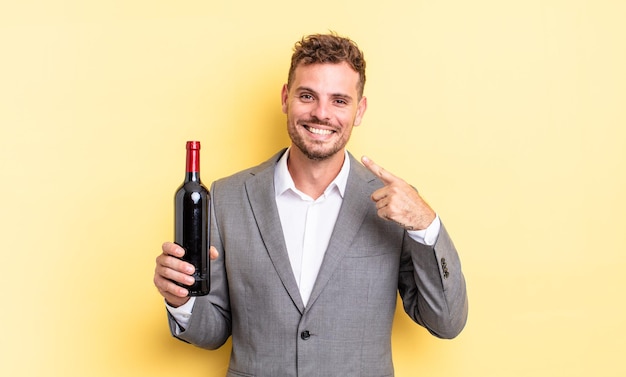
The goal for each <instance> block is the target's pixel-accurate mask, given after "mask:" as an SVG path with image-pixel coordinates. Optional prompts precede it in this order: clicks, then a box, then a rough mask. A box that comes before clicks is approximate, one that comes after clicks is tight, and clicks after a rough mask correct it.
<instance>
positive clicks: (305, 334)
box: [300, 330, 311, 340]
mask: <svg viewBox="0 0 626 377" xmlns="http://www.w3.org/2000/svg"><path fill="white" fill-rule="evenodd" d="M310 337H311V333H310V332H309V331H308V330H305V331H303V332H301V333H300V338H302V340H307V339H309V338H310Z"/></svg>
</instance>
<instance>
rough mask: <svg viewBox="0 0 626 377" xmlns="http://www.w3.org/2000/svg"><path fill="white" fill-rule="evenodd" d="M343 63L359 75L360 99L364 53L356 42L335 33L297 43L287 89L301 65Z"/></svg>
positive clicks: (308, 38)
mask: <svg viewBox="0 0 626 377" xmlns="http://www.w3.org/2000/svg"><path fill="white" fill-rule="evenodd" d="M341 62H346V63H348V64H349V65H350V67H352V69H354V70H355V71H356V72H357V73H358V74H359V84H358V88H357V92H358V93H359V99H360V98H361V97H362V96H363V89H364V87H365V59H364V58H363V52H362V51H361V50H360V49H359V47H358V46H357V44H356V43H355V42H354V41H352V40H351V39H349V38H345V37H341V36H339V35H337V34H335V33H330V34H312V35H309V36H306V37H303V38H302V40H300V41H298V42H296V44H295V46H294V49H293V55H292V56H291V67H289V78H288V81H287V87H289V88H290V87H291V83H292V82H293V79H294V75H295V70H296V67H298V65H299V64H305V65H308V64H315V63H332V64H338V63H341Z"/></svg>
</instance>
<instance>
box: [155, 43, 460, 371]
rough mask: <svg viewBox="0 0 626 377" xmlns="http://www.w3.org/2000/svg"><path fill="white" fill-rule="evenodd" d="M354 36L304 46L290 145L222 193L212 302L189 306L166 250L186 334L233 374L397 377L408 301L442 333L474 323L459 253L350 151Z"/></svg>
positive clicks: (296, 59) (167, 291)
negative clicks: (222, 352)
mask: <svg viewBox="0 0 626 377" xmlns="http://www.w3.org/2000/svg"><path fill="white" fill-rule="evenodd" d="M364 84H365V61H364V59H363V54H362V52H361V51H360V50H359V49H358V47H357V46H356V44H354V42H352V41H351V40H349V39H347V38H343V37H339V36H337V35H335V34H330V35H311V36H308V37H305V38H303V39H302V40H301V41H300V42H298V43H296V46H295V50H294V54H293V56H292V62H291V68H290V71H289V78H288V82H287V84H285V85H284V86H283V88H282V109H283V112H284V113H285V114H286V115H287V131H288V133H289V136H290V138H291V141H292V143H291V146H290V147H289V148H288V149H287V150H282V151H280V152H279V153H278V154H276V155H275V156H273V157H272V158H271V159H269V160H268V161H266V162H264V163H262V164H261V165H259V166H256V167H253V168H250V169H248V170H245V171H243V172H240V173H237V174H235V175H233V176H231V177H228V178H225V179H221V180H218V181H217V182H215V183H214V184H213V185H212V187H211V195H212V200H213V202H212V213H211V244H212V246H211V248H210V256H211V259H212V262H211V292H210V294H209V295H208V296H203V297H196V298H191V299H190V298H189V297H187V290H186V289H184V288H182V287H180V286H178V285H176V284H174V283H173V282H172V280H174V281H177V282H181V283H187V284H190V283H192V282H193V278H192V277H191V276H190V274H192V273H193V267H192V266H190V265H189V264H187V263H185V262H183V261H181V260H180V259H179V258H180V257H181V256H182V255H183V253H184V250H183V249H182V248H180V247H178V246H176V245H175V244H173V243H169V242H167V243H165V244H163V248H162V249H163V250H162V254H161V255H159V256H158V257H157V266H156V270H155V276H154V284H155V285H156V287H157V288H158V290H159V292H160V293H161V294H162V295H163V297H164V298H165V300H166V303H167V310H168V317H169V322H170V329H171V331H172V333H173V335H174V336H176V337H178V338H180V339H182V340H184V341H187V342H190V343H192V344H195V345H197V346H199V347H204V348H208V349H215V348H217V347H220V346H221V345H222V344H224V342H225V341H226V340H227V339H228V337H229V336H232V347H233V348H232V354H231V360H230V366H229V371H228V374H227V376H278V377H288V376H300V377H302V376H325V377H327V376H341V377H346V376H393V365H392V357H391V327H392V321H393V317H394V311H395V308H396V298H397V292H399V293H400V296H401V298H402V301H403V305H404V309H405V311H406V312H407V313H408V315H409V316H410V317H411V318H412V319H413V320H414V321H415V322H417V323H418V324H420V325H422V326H424V327H425V328H426V329H428V331H430V332H431V333H432V334H434V335H435V336H438V337H441V338H453V337H455V336H457V335H458V334H459V333H460V331H461V330H462V329H463V327H464V325H465V322H466V319H467V295H466V290H465V281H464V277H463V274H462V272H461V266H460V261H459V257H458V254H457V252H456V250H455V248H454V245H453V244H452V241H451V239H450V237H449V236H448V233H447V232H446V229H445V228H444V226H443V225H442V223H441V221H440V219H439V217H438V216H437V214H436V213H435V212H434V211H433V210H432V209H431V208H430V207H429V205H428V204H427V203H426V202H425V201H424V200H423V199H422V198H421V196H420V195H419V194H418V192H417V191H416V190H415V189H414V188H413V187H412V186H410V185H409V184H408V183H406V182H405V181H403V180H402V179H400V178H397V177H395V176H394V175H392V174H391V173H389V172H387V171H385V170H384V169H382V168H381V167H380V166H378V165H376V164H375V163H374V162H373V161H371V160H370V159H368V158H366V157H364V158H363V159H362V162H363V164H364V165H365V167H364V166H363V165H361V164H360V163H359V162H358V161H356V160H355V159H354V158H353V157H352V155H350V154H349V153H348V152H347V151H346V149H345V146H346V143H347V142H348V140H349V138H350V134H351V132H352V129H353V127H356V126H358V125H359V124H360V123H361V119H362V117H363V114H364V113H365V110H366V108H367V99H366V97H364V96H363V88H364Z"/></svg>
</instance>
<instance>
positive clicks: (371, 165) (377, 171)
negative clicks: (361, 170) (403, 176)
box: [361, 156, 399, 184]
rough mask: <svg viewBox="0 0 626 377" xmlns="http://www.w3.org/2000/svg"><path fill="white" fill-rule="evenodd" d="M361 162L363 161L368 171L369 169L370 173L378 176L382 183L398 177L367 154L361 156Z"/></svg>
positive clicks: (392, 180) (391, 181)
mask: <svg viewBox="0 0 626 377" xmlns="http://www.w3.org/2000/svg"><path fill="white" fill-rule="evenodd" d="M361 162H363V165H365V167H366V168H368V169H369V171H371V172H372V173H374V175H376V176H377V177H378V178H380V180H381V181H383V183H384V184H390V183H393V182H395V181H397V180H398V179H399V178H398V177H396V176H395V175H393V174H391V173H390V172H388V171H387V170H385V169H383V168H382V167H381V166H379V165H378V164H376V163H375V162H374V161H372V160H371V159H370V158H369V157H367V156H363V157H361Z"/></svg>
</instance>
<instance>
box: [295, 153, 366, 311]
mask: <svg viewBox="0 0 626 377" xmlns="http://www.w3.org/2000/svg"><path fill="white" fill-rule="evenodd" d="M349 156H350V175H349V176H348V182H347V184H346V191H345V194H344V198H343V202H342V204H341V209H340V210H339V215H338V216H337V222H336V223H335V229H333V233H332V236H331V237H330V242H329V244H328V248H327V249H326V254H325V255H324V261H323V262H322V266H321V268H320V271H319V274H318V275H317V280H316V281H315V285H314V287H313V291H312V292H311V297H310V298H309V302H308V303H307V307H311V305H313V303H314V302H315V300H317V298H318V297H319V295H320V293H321V292H322V291H323V290H324V287H325V286H326V284H327V283H328V281H329V280H330V278H331V277H332V275H333V274H334V273H335V270H336V269H337V266H338V265H339V262H340V261H341V260H342V259H343V257H344V254H345V250H348V249H349V248H350V245H351V244H352V241H353V240H354V238H355V237H356V234H357V232H358V231H359V229H360V228H361V224H362V223H363V220H364V219H365V214H366V213H367V210H368V208H370V207H371V206H373V205H374V204H373V203H372V201H371V200H370V194H369V191H366V188H365V187H366V186H367V183H368V182H370V181H372V180H375V177H374V175H372V174H371V173H369V171H368V170H366V169H365V167H363V166H362V165H361V164H360V163H359V162H358V161H357V160H356V159H354V158H353V157H352V155H349Z"/></svg>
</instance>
